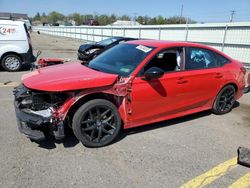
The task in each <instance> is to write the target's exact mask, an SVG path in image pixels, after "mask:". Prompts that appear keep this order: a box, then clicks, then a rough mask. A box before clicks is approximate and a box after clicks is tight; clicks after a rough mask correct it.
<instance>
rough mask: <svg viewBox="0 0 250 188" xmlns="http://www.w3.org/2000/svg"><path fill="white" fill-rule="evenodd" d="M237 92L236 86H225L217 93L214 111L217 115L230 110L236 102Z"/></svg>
mask: <svg viewBox="0 0 250 188" xmlns="http://www.w3.org/2000/svg"><path fill="white" fill-rule="evenodd" d="M235 92H236V91H235V88H234V86H232V85H228V86H225V87H224V88H223V89H222V90H221V91H220V92H219V94H218V95H217V97H216V99H215V101H214V104H213V108H212V112H213V113H214V114H217V115H222V114H226V113H228V112H230V111H231V110H232V108H233V105H234V103H235Z"/></svg>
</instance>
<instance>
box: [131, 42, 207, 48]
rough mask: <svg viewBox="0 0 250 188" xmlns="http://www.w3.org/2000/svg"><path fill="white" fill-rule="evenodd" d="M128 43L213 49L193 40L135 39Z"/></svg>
mask: <svg viewBox="0 0 250 188" xmlns="http://www.w3.org/2000/svg"><path fill="white" fill-rule="evenodd" d="M127 43H129V44H137V45H144V46H151V47H156V48H167V47H174V46H190V47H198V48H206V49H212V48H210V47H208V46H206V45H203V44H198V43H192V42H183V41H167V40H134V41H128V42H127Z"/></svg>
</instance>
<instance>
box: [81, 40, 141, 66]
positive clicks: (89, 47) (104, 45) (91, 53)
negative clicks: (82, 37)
mask: <svg viewBox="0 0 250 188" xmlns="http://www.w3.org/2000/svg"><path fill="white" fill-rule="evenodd" d="M129 40H137V39H135V38H128V37H111V38H107V39H105V40H102V41H100V42H97V43H90V44H83V45H81V46H80V47H79V50H78V59H79V60H82V61H90V60H91V59H93V58H95V57H96V56H97V55H99V54H101V53H102V52H104V51H105V50H107V49H109V48H112V47H113V46H115V45H117V44H119V43H122V42H126V41H129Z"/></svg>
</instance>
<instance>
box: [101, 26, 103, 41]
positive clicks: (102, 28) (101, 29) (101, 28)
mask: <svg viewBox="0 0 250 188" xmlns="http://www.w3.org/2000/svg"><path fill="white" fill-rule="evenodd" d="M101 35H102V40H103V28H101Z"/></svg>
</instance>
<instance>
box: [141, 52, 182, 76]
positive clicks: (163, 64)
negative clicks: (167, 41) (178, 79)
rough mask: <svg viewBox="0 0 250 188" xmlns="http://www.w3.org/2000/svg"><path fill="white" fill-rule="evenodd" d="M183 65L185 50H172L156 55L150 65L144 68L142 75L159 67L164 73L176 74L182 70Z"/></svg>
mask: <svg viewBox="0 0 250 188" xmlns="http://www.w3.org/2000/svg"><path fill="white" fill-rule="evenodd" d="M182 65H183V48H181V47H180V48H172V49H167V50H164V51H161V52H159V53H158V54H156V55H155V56H154V57H153V58H152V59H151V60H150V61H149V62H148V64H147V65H146V66H145V67H144V68H143V70H142V73H144V72H145V71H147V70H148V69H149V68H152V67H157V68H160V69H162V70H163V71H164V72H174V71H180V70H182V67H183V66H182Z"/></svg>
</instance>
